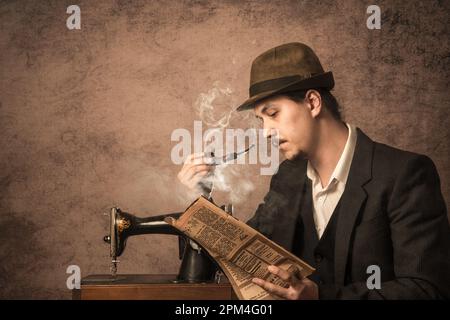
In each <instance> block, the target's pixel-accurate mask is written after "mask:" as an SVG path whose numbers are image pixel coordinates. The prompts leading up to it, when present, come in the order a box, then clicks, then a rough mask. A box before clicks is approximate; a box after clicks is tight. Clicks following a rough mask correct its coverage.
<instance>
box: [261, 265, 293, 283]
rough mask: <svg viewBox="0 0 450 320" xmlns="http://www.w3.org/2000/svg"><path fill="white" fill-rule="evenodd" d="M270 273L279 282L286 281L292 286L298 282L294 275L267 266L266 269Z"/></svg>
mask: <svg viewBox="0 0 450 320" xmlns="http://www.w3.org/2000/svg"><path fill="white" fill-rule="evenodd" d="M267 269H268V270H269V271H270V273H272V274H274V275H276V276H278V277H279V278H280V279H281V280H283V281H286V282H287V283H289V284H294V283H295V282H296V280H298V279H297V278H296V277H295V275H294V274H292V273H291V272H289V271H286V270H284V269H281V268H279V267H277V266H269V267H268V268H267Z"/></svg>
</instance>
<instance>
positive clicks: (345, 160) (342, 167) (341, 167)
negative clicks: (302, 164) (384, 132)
mask: <svg viewBox="0 0 450 320" xmlns="http://www.w3.org/2000/svg"><path fill="white" fill-rule="evenodd" d="M345 125H346V126H347V128H348V137H347V142H346V143H345V146H344V150H343V151H342V154H341V157H340V158H339V161H338V163H337V165H336V167H335V168H334V171H333V173H332V174H331V178H330V181H329V183H328V185H327V186H326V187H325V188H324V189H326V188H328V186H330V185H331V183H332V182H333V180H337V181H339V182H342V183H343V184H346V183H347V178H348V174H349V172H350V166H351V164H352V159H353V154H354V153H355V146H356V137H357V136H356V128H355V127H354V126H353V125H350V124H348V123H346V124H345ZM306 175H307V176H308V178H309V179H311V180H312V181H313V182H314V183H316V182H317V181H318V178H319V177H318V175H317V173H316V170H315V169H314V168H313V166H312V165H311V164H310V162H309V161H308V166H307V168H306Z"/></svg>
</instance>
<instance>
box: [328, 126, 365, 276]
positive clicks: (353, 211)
mask: <svg viewBox="0 0 450 320" xmlns="http://www.w3.org/2000/svg"><path fill="white" fill-rule="evenodd" d="M373 146H374V143H373V141H372V140H370V138H369V137H367V136H366V135H365V134H364V133H363V132H362V131H361V130H360V129H357V140H356V146H355V153H354V155H353V160H352V164H351V167H350V172H349V176H348V179H347V183H346V186H345V191H344V193H343V194H342V198H341V208H340V212H339V219H338V222H337V227H336V239H335V255H334V256H335V269H334V272H335V282H336V284H338V285H344V282H345V272H346V267H347V261H348V253H349V247H350V242H351V239H352V233H353V229H354V226H355V223H356V220H357V218H358V215H359V212H360V209H361V206H362V205H363V204H364V202H365V201H366V198H367V193H366V191H365V190H364V188H363V186H364V185H365V184H366V183H367V182H368V181H369V180H370V179H371V178H372V156H373Z"/></svg>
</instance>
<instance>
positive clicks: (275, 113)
mask: <svg viewBox="0 0 450 320" xmlns="http://www.w3.org/2000/svg"><path fill="white" fill-rule="evenodd" d="M277 114H278V111H275V112H273V113H271V114H269V117H271V118H273V117H275V116H276V115H277Z"/></svg>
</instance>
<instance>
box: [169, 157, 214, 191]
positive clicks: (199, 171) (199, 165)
mask: <svg viewBox="0 0 450 320" xmlns="http://www.w3.org/2000/svg"><path fill="white" fill-rule="evenodd" d="M213 170H214V166H211V160H210V159H209V158H208V157H205V155H204V153H196V154H191V155H189V156H188V157H187V158H186V160H185V161H184V164H183V168H181V170H180V172H179V173H178V176H177V177H178V180H179V181H180V182H181V183H182V184H184V185H185V186H186V187H188V188H189V189H191V190H196V191H202V190H201V187H200V185H199V182H200V181H201V180H202V179H203V178H205V177H206V176H207V175H208V174H209V173H210V172H212V171H213Z"/></svg>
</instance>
